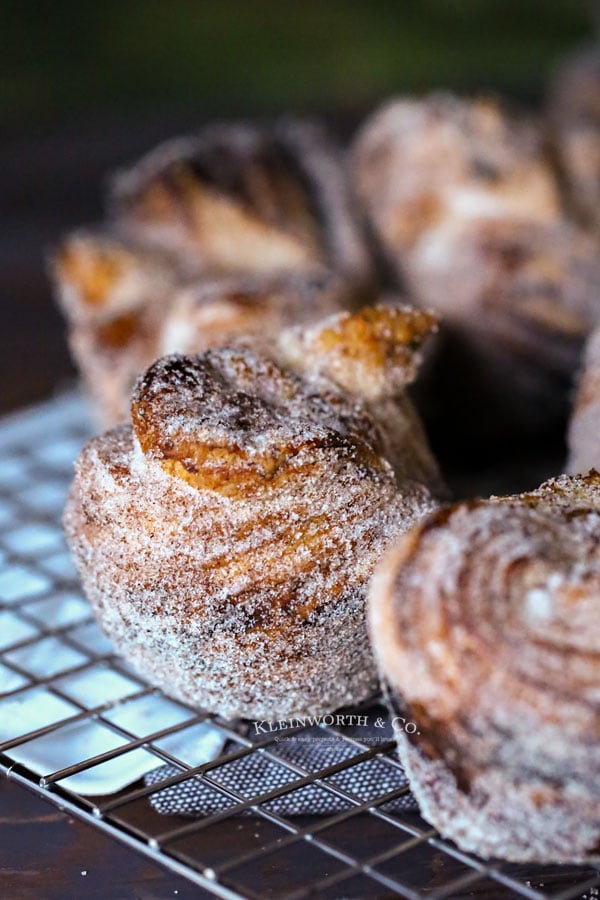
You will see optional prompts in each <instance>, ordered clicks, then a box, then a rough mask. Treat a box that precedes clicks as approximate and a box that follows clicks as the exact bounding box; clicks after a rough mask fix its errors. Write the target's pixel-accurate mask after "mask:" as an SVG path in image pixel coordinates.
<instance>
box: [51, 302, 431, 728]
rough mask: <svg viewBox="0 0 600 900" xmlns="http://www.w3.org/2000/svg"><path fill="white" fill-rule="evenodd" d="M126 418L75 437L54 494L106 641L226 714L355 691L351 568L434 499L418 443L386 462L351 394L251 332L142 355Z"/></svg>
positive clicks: (368, 674)
mask: <svg viewBox="0 0 600 900" xmlns="http://www.w3.org/2000/svg"><path fill="white" fill-rule="evenodd" d="M382 315H384V313H383V312H382ZM405 315H406V316H407V317H408V316H409V313H408V312H406V313H405ZM131 422H132V424H131V426H121V427H119V428H116V429H114V430H112V431H109V432H107V433H106V434H105V435H103V436H101V437H98V438H95V439H93V440H92V441H91V442H90V443H89V444H88V445H87V446H86V448H85V449H84V450H83V452H82V455H81V457H80V459H79V460H78V463H77V466H76V474H75V480H74V483H73V487H72V489H71V492H70V496H69V500H68V503H67V508H66V512H65V529H66V534H67V537H68V541H69V544H70V546H71V549H72V552H73V555H74V558H75V561H76V564H77V567H78V570H79V573H80V576H81V579H82V583H83V585H84V589H85V591H86V594H87V596H88V598H89V600H90V603H91V605H92V608H93V609H94V612H95V614H96V616H97V618H98V620H99V622H100V624H101V626H102V627H103V629H104V630H105V632H106V633H107V634H108V635H109V637H110V638H111V639H112V641H113V643H114V644H115V646H116V648H117V649H118V651H119V652H121V653H122V654H123V655H124V656H125V657H126V658H128V659H129V660H130V661H131V662H132V663H133V664H134V665H135V666H136V667H137V668H138V669H139V670H140V671H141V672H142V673H143V674H144V675H145V676H146V677H147V678H148V679H149V680H150V681H152V682H153V683H155V684H157V685H159V686H160V687H161V688H162V689H163V690H165V691H166V692H167V693H169V694H171V695H173V696H174V697H178V698H180V699H183V700H185V701H186V702H190V703H193V704H196V705H200V706H202V707H205V708H207V709H209V710H213V711H217V712H219V713H221V714H222V715H226V716H229V717H232V716H243V717H250V718H253V717H261V718H269V717H285V716H291V715H300V714H317V713H322V712H325V711H331V710H333V709H334V708H336V707H338V706H340V705H345V704H351V703H355V702H358V701H360V700H362V699H365V698H366V697H367V696H369V695H370V694H371V693H372V692H373V691H374V690H375V689H376V684H377V678H376V671H375V666H374V663H373V659H372V654H371V650H370V646H369V641H368V638H367V633H366V621H365V598H366V590H367V584H368V580H369V578H370V576H371V574H372V572H373V569H374V567H375V564H376V562H377V560H378V559H379V557H380V556H381V554H382V552H383V551H384V550H385V548H386V547H387V546H389V543H390V541H392V540H393V538H394V536H396V535H398V534H400V533H402V532H403V531H404V530H405V529H406V528H408V527H410V526H411V525H413V524H414V523H415V522H417V521H418V520H419V518H420V517H421V516H423V515H424V514H425V513H426V512H428V511H430V510H431V509H432V508H434V506H435V501H434V500H433V499H432V495H431V493H430V491H429V489H428V488H427V487H426V485H425V484H424V483H423V482H420V481H419V480H417V478H416V475H417V474H418V473H419V472H421V471H422V468H421V467H422V457H421V459H420V460H417V461H416V463H415V465H414V466H413V469H412V475H413V477H410V478H409V477H404V478H401V476H400V472H403V471H406V469H407V468H408V469H410V468H411V467H410V464H409V463H408V461H406V460H405V461H404V462H403V463H400V464H398V461H397V460H396V461H389V460H388V459H387V457H386V455H385V453H386V449H387V443H386V436H385V430H386V428H389V427H390V426H389V424H387V423H385V422H383V421H381V420H378V419H376V418H375V416H374V415H373V414H371V412H369V410H368V408H367V407H366V406H365V404H364V403H363V401H362V400H361V399H360V397H358V396H357V395H351V394H349V393H347V392H343V391H341V390H340V389H339V388H338V387H337V385H335V383H334V382H333V381H331V380H329V379H327V378H326V377H325V376H324V375H323V374H322V373H319V374H317V375H315V376H314V377H310V376H309V375H307V374H306V373H305V374H302V375H300V374H298V373H296V372H294V371H292V369H291V368H289V367H283V366H282V365H280V364H278V363H277V362H276V361H275V360H274V359H273V358H272V357H270V356H267V355H265V354H263V353H260V352H257V351H256V350H255V349H253V348H251V347H230V348H221V349H218V350H209V351H206V352H205V353H204V354H201V355H195V356H183V355H173V356H167V357H163V358H161V359H159V360H158V361H157V362H155V363H153V364H152V366H151V367H150V368H149V369H148V370H147V371H146V372H145V374H144V375H143V376H142V377H141V378H140V380H139V381H138V384H137V387H136V390H135V392H134V396H133V399H132V404H131ZM406 427H408V426H406ZM406 452H407V453H408V455H410V445H409V447H408V449H407V451H406ZM430 460H431V458H430ZM394 462H395V463H396V465H394V464H393V463H394ZM429 475H430V477H431V478H432V479H433V480H435V478H436V477H437V470H436V468H435V464H434V463H433V460H431V463H430V468H429Z"/></svg>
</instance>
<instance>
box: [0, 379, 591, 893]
mask: <svg viewBox="0 0 600 900" xmlns="http://www.w3.org/2000/svg"><path fill="white" fill-rule="evenodd" d="M88 431H89V429H88V426H87V425H86V416H85V410H84V407H83V404H82V402H81V400H80V399H79V398H78V396H77V395H67V396H66V397H63V398H60V399H57V400H54V401H51V402H50V403H48V404H45V405H43V406H39V407H36V408H35V409H33V410H30V411H27V412H25V413H21V414H18V415H17V416H12V417H8V418H6V419H4V420H3V421H2V423H0V770H1V771H2V772H3V773H4V774H5V775H7V776H8V777H9V778H11V779H13V780H14V781H17V782H20V783H21V784H23V785H26V786H27V787H29V788H30V789H33V790H34V791H36V792H37V793H38V794H40V795H41V796H43V797H45V798H46V799H48V800H50V801H51V802H53V803H55V804H57V805H59V806H60V807H61V808H63V809H67V810H68V811H69V812H70V813H72V814H74V815H76V816H79V817H80V818H82V819H84V820H87V821H88V822H91V823H93V824H94V825H95V826H96V827H97V828H100V829H102V830H103V831H105V832H107V833H109V834H111V835H112V836H113V837H115V838H117V839H118V840H121V841H123V842H125V843H127V844H129V845H131V846H133V847H135V848H136V849H137V850H138V851H139V852H141V853H143V854H146V855H147V856H149V857H151V858H153V859H154V860H155V861H158V862H160V863H162V864H163V865H165V866H167V867H169V868H170V869H172V870H174V871H175V872H177V873H178V874H180V875H183V876H185V877H187V878H188V879H190V880H191V881H193V882H196V883H197V884H199V885H201V886H203V887H204V888H205V889H208V890H209V891H210V892H212V893H213V894H215V895H217V896H220V897H228V898H239V897H248V898H262V897H274V898H278V900H279V898H287V900H300V898H304V897H309V896H311V897H312V896H318V897H321V898H336V900H341V898H382V897H394V896H401V897H408V898H417V897H435V898H441V897H454V898H459V897H478V898H488V900H491V898H504V897H512V896H522V897H530V898H542V897H544V898H553V900H558V898H562V900H566V898H575V897H580V898H586V897H589V898H593V897H595V896H598V893H599V886H600V874H599V873H598V871H597V870H596V869H593V868H588V867H574V866H573V867H569V866H544V867H540V866H528V865H511V864H507V863H502V862H493V863H490V862H484V861H482V860H479V859H477V858H475V857H473V856H470V855H468V854H465V853H462V852H460V851H459V850H458V849H457V848H456V847H455V846H454V845H453V844H451V843H449V842H447V841H444V840H442V839H441V838H440V837H439V836H438V835H437V834H436V832H435V831H434V830H433V829H431V828H430V826H429V825H428V824H427V823H426V822H425V821H424V820H423V819H422V818H421V817H420V816H419V814H418V813H417V812H416V811H415V810H414V809H410V808H402V804H399V803H398V798H399V797H401V796H402V795H404V794H406V793H407V788H406V785H405V782H404V779H403V776H402V770H401V768H400V766H399V763H398V761H397V759H396V757H395V753H394V745H393V742H392V741H391V740H383V741H380V742H378V743H375V744H374V743H368V742H364V741H363V742H361V740H360V738H357V737H356V731H355V732H354V733H352V734H351V733H350V732H349V731H347V730H345V728H344V725H343V724H341V725H335V726H334V725H328V726H325V725H321V726H320V727H319V728H318V729H317V734H318V735H320V738H319V737H317V739H323V740H326V739H328V740H331V739H335V740H337V741H340V742H343V745H344V751H345V752H344V753H342V754H340V761H339V762H336V763H335V764H333V765H327V766H326V767H321V768H317V770H316V771H315V770H311V769H310V767H309V768H307V767H305V766H303V765H301V764H299V763H298V762H297V761H294V760H290V759H289V758H286V757H285V755H282V754H281V752H280V747H281V745H280V744H279V743H278V741H279V737H280V735H278V733H277V732H275V733H272V734H270V733H267V734H264V733H261V734H260V735H254V736H253V735H252V733H251V732H250V731H249V729H248V728H247V727H246V726H245V725H244V723H235V722H226V721H224V720H221V719H219V718H218V717H214V716H208V715H206V714H204V713H201V712H198V711H197V710H193V709H190V708H187V707H184V706H182V705H181V704H175V703H173V702H172V701H170V700H167V699H166V698H164V697H163V696H162V695H161V694H160V693H159V692H158V691H156V690H155V689H153V688H152V687H151V686H149V685H148V684H147V683H145V682H144V681H143V680H142V679H141V678H139V677H138V676H137V675H136V674H135V673H134V672H133V671H132V670H131V669H130V668H129V667H128V666H127V664H126V663H125V662H124V661H122V660H119V659H118V658H117V657H116V656H115V655H114V654H113V653H112V651H111V648H110V645H109V644H108V643H107V641H106V640H105V639H104V638H103V636H102V635H101V634H100V632H99V631H98V629H97V628H96V626H95V624H94V622H93V620H92V618H91V616H90V613H89V609H88V607H87V604H86V603H85V601H84V599H83V598H82V596H81V593H80V589H79V586H78V584H77V580H76V578H75V573H74V572H73V569H72V567H71V563H70V561H69V557H68V553H67V551H66V547H65V545H64V542H63V538H62V532H61V527H60V515H61V511H62V506H63V502H64V495H65V491H66V488H67V486H68V483H69V480H70V477H71V472H72V464H73V460H74V458H75V456H76V455H77V452H78V450H79V448H80V446H81V444H82V443H83V441H84V439H85V438H86V437H87V435H88ZM207 728H208V729H209V732H210V734H211V735H212V736H213V738H214V736H215V735H217V736H218V743H217V750H216V751H215V752H216V753H217V755H216V756H213V758H209V759H208V761H207V759H206V756H204V757H203V756H198V755H197V752H196V751H195V750H194V748H195V747H196V748H197V747H201V748H204V751H203V752H205V750H206V746H205V741H206V729H207ZM203 729H204V731H203ZM302 733H303V732H302V729H296V735H298V734H300V735H302ZM313 733H314V729H313ZM195 734H197V735H199V738H198V740H196V739H195V738H194V735H195ZM288 735H289V732H288ZM91 748H93V750H94V753H93V755H91V752H90V750H91ZM221 748H223V749H221ZM195 753H196V755H195ZM259 758H260V761H261V762H262V763H264V762H265V761H268V763H269V766H270V769H271V770H272V772H273V771H275V772H276V773H277V777H275V778H273V777H272V775H271V777H270V778H269V780H268V782H265V783H264V784H262V785H261V784H259V785H258V786H257V782H256V778H254V780H250V781H249V782H248V783H247V784H244V782H243V781H242V782H240V781H239V779H238V781H237V782H236V781H235V780H234V781H233V782H232V780H231V779H227V778H225V777H223V775H224V773H226V771H227V768H228V767H229V768H231V766H232V765H235V764H238V765H239V764H241V763H244V762H246V763H249V764H253V763H255V762H257V761H258V760H259ZM376 764H377V765H379V766H381V765H383V764H385V766H387V767H388V769H386V777H385V778H384V779H382V782H381V784H382V785H385V787H384V788H382V789H381V790H379V791H378V790H377V789H373V778H372V777H371V779H370V781H369V784H370V788H369V789H365V790H363V789H361V788H360V787H357V785H360V783H361V782H360V779H358V780H357V779H356V777H354V776H355V775H356V773H357V771H358V767H363V768H366V767H369V766H374V765H376ZM165 765H168V766H169V767H170V768H168V769H165V770H164V771H165V772H168V773H169V774H168V775H167V776H165V777H164V778H163V779H162V780H160V781H158V782H157V783H151V784H150V783H148V781H145V780H144V778H143V777H142V776H143V775H144V774H147V773H148V772H150V771H151V770H154V771H156V770H157V769H158V768H159V767H161V766H165ZM390 773H391V774H392V775H397V784H398V787H397V788H394V787H393V783H394V780H393V779H392V789H391V790H390ZM191 780H194V781H195V782H196V783H197V784H201V785H202V787H203V789H204V790H205V791H206V790H210V792H211V793H212V794H214V796H215V797H216V798H218V799H219V803H217V804H216V811H213V812H212V813H209V814H207V815H204V816H202V817H198V816H197V817H195V818H190V817H186V816H183V815H164V814H161V813H160V812H159V811H157V808H156V807H157V804H156V802H154V803H153V802H152V801H153V799H154V800H156V798H157V797H160V796H161V792H163V793H166V791H167V789H171V790H172V789H173V787H174V786H175V785H181V784H183V783H185V782H188V783H189V782H190V781H191ZM376 783H377V782H376ZM232 785H233V786H232ZM248 785H251V789H250V788H249V786H248ZM273 785H275V786H273ZM306 789H310V790H311V791H312V792H313V793H312V796H313V798H314V792H315V791H319V792H323V795H322V796H323V798H324V799H325V800H327V801H328V802H327V803H325V804H324V807H325V808H328V809H329V810H330V811H329V812H328V813H326V814H321V815H290V814H289V813H288V814H286V813H285V812H282V811H281V803H280V804H279V806H278V805H277V802H276V801H278V800H280V799H281V798H282V797H285V796H286V795H294V794H296V795H297V796H300V795H301V793H302V791H303V790H306ZM332 800H335V803H333V804H332V803H331V802H329V801H332ZM332 807H333V808H334V809H335V811H334V812H331V809H332ZM277 810H278V811H277Z"/></svg>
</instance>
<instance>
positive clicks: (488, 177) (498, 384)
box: [352, 95, 600, 442]
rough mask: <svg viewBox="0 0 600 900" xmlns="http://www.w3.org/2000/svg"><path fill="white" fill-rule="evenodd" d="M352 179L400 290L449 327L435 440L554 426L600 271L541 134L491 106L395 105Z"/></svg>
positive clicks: (372, 135) (364, 144)
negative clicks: (457, 432) (455, 429)
mask: <svg viewBox="0 0 600 900" xmlns="http://www.w3.org/2000/svg"><path fill="white" fill-rule="evenodd" d="M352 168H353V172H354V174H355V177H356V182H357V190H358V193H359V195H360V196H361V199H362V200H363V202H364V204H365V207H366V209H367V212H368V216H369V219H370V221H371V223H372V225H373V228H374V230H375V233H376V235H377V237H378V239H379V241H380V243H381V246H382V249H383V251H384V253H385V254H386V256H387V259H388V261H389V263H390V264H391V266H392V269H393V270H394V272H395V273H396V277H397V278H398V279H400V280H402V281H403V283H404V284H405V285H406V287H407V289H408V293H409V296H410V297H411V299H412V300H414V302H416V303H417V304H418V305H424V306H426V307H427V308H431V309H433V310H434V312H436V313H439V314H440V315H441V316H442V318H443V321H444V328H443V331H442V335H443V338H444V340H443V342H441V345H440V350H441V352H440V354H439V364H438V365H439V368H438V372H439V376H438V377H437V378H436V379H435V382H434V386H433V390H434V391H436V392H437V393H438V396H441V397H443V400H442V401H441V402H440V403H439V406H441V407H442V409H446V410H447V411H448V415H447V420H446V419H445V420H444V423H443V427H444V428H445V429H446V430H447V428H449V427H452V426H451V423H452V421H454V422H457V421H458V422H460V425H461V430H462V431H463V433H464V435H465V440H466V441H476V442H481V441H482V440H483V438H482V435H483V436H485V435H490V436H494V435H497V434H499V433H500V434H504V433H508V432H510V431H511V430H512V431H518V432H521V433H522V432H523V431H526V430H530V431H532V432H535V431H538V430H539V429H540V428H541V427H544V426H546V425H548V424H552V423H553V422H557V421H560V420H561V417H563V416H565V415H566V410H567V407H568V396H569V391H570V385H571V382H572V377H573V374H574V372H575V371H576V368H577V366H578V360H579V357H580V353H581V349H582V345H583V342H584V340H585V338H586V336H587V335H588V334H589V332H590V330H591V329H592V328H593V327H594V325H595V323H596V322H597V321H599V318H600V295H599V293H598V287H597V286H598V284H599V283H600V262H599V260H598V253H597V244H596V242H595V241H594V240H593V239H592V238H591V236H590V235H588V234H587V233H585V232H584V231H583V230H582V229H580V228H579V226H578V225H576V224H574V223H573V222H572V221H570V220H569V219H567V218H566V214H565V211H564V209H563V204H562V198H561V192H560V190H559V184H558V181H557V178H556V175H555V172H554V170H553V167H552V166H551V165H550V162H549V160H548V158H547V154H546V148H545V145H544V135H543V130H542V128H541V127H540V125H539V124H538V123H536V122H535V121H534V120H530V119H524V118H522V117H517V116H515V115H512V114H509V113H508V112H507V111H506V110H504V109H503V108H502V107H501V106H500V105H499V104H498V103H496V102H494V101H491V100H483V99H479V100H465V99H460V98H456V97H453V96H451V95H434V96H431V97H429V98H425V99H423V100H400V101H397V102H392V103H390V104H388V105H387V106H385V107H384V108H383V109H382V110H380V111H379V112H376V113H375V114H374V115H373V116H372V117H371V118H370V119H369V120H368V121H367V123H366V124H365V126H364V127H363V129H362V131H361V132H360V133H359V135H358V138H357V140H356V142H355V144H354V148H353V152H352ZM455 347H456V349H455ZM456 359H458V360H459V365H458V366H456V365H455V364H454V362H453V361H454V360H456ZM447 360H451V362H448V361H447ZM463 369H464V371H463ZM473 422H476V423H477V429H474V428H473V427H472V423H473ZM470 423H471V424H470Z"/></svg>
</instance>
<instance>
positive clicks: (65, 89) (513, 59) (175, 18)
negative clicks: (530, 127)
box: [0, 0, 593, 126]
mask: <svg viewBox="0 0 600 900" xmlns="http://www.w3.org/2000/svg"><path fill="white" fill-rule="evenodd" d="M591 9H592V3H591V2H588V3H586V2H583V0H395V2H394V0H379V2H377V0H375V2H357V0H347V2H343V0H319V2H315V0H304V2H287V3H286V2H283V0H281V2H273V0H255V2H252V0H246V2H239V0H238V2H235V0H214V2H192V0H173V2H168V0H144V2H140V0H138V2H135V0H120V2H118V0H104V2H89V0H62V2H61V0H54V2H37V3H35V2H10V0H4V3H2V4H1V5H0V35H1V36H2V38H1V39H2V40H3V42H4V46H3V47H2V53H1V55H0V67H1V70H3V73H2V78H1V79H0V115H1V116H2V119H3V120H4V122H5V123H6V124H7V125H9V126H18V125H23V124H27V123H34V122H36V123H42V122H48V121H56V120H62V121H64V120H68V119H73V118H77V117H78V116H81V115H85V116H88V115H89V114H90V113H91V112H94V111H95V110H97V111H103V112H106V111H113V110H114V111H119V112H126V111H128V110H136V111H138V112H139V111H141V110H156V109H164V108H165V107H173V106H175V107H177V108H179V109H193V110H206V111H210V112H213V111H215V112H216V111H222V112H227V111H228V110H232V111H236V112H237V111H238V110H251V111H265V112H271V111H274V110H280V109H284V108H288V107H292V108H303V107H310V108H317V109H329V108H337V109H342V110H356V109H360V108H363V107H364V106H366V105H367V104H368V103H370V102H372V101H374V100H376V99H378V98H380V97H382V96H384V95H386V94H388V93H390V92H395V91H402V90H414V89H423V88H430V87H435V86H438V85H446V86H450V87H457V88H467V89H472V88H481V87H484V88H485V87H492V88H496V89H501V90H504V91H508V92H510V93H511V94H516V95H519V96H524V97H526V98H535V97H536V96H539V94H540V92H541V90H542V87H543V83H544V79H545V78H546V76H547V74H548V72H549V71H550V69H551V68H552V66H553V64H554V63H555V61H556V58H557V57H558V56H560V54H561V53H562V52H564V50H566V49H568V48H569V47H570V46H571V45H573V44H576V43H578V42H580V41H582V40H584V39H585V38H586V37H587V36H588V35H589V34H590V32H591V27H590V23H591V21H592V18H593V16H592V14H591Z"/></svg>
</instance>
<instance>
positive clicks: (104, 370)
mask: <svg viewBox="0 0 600 900" xmlns="http://www.w3.org/2000/svg"><path fill="white" fill-rule="evenodd" d="M108 207H109V210H110V212H109V216H108V220H107V222H106V223H105V225H104V230H103V231H99V232H96V233H94V232H88V233H76V234H74V235H72V236H71V237H69V238H67V239H66V240H65V241H64V242H63V244H62V246H61V247H60V248H59V250H58V251H57V252H56V254H55V255H54V257H53V260H52V264H51V273H52V276H53V280H54V284H55V290H56V294H57V297H58V299H59V301H60V304H61V307H62V309H63V311H64V313H65V315H66V317H67V321H68V325H69V343H70V347H71V350H72V353H73V356H74V358H75V360H76V362H77V365H78V367H79V369H80V371H81V374H82V377H83V380H84V383H85V385H86V387H87V389H88V392H89V394H90V396H91V398H92V400H93V401H94V405H95V408H96V414H97V419H98V420H99V421H100V423H101V424H102V425H104V426H109V425H112V424H115V423H116V422H119V421H125V420H126V418H127V414H128V405H129V397H130V393H131V389H132V387H133V384H134V381H135V377H136V376H137V375H138V374H139V373H140V372H141V371H142V370H143V369H144V368H145V367H146V366H147V365H149V364H150V363H151V362H152V360H153V359H155V358H156V357H157V356H159V355H160V354H161V352H162V353H164V352H168V351H177V350H181V351H201V350H204V349H205V348H207V347H209V346H219V345H220V344H222V343H224V342H228V341H231V339H232V337H236V336H237V335H239V334H245V333H255V332H257V331H261V332H262V333H263V334H268V333H269V332H270V331H272V330H273V329H275V330H276V329H277V328H280V327H283V325H285V324H292V323H293V322H298V323H302V322H304V321H306V320H307V319H308V318H309V316H310V315H311V314H312V315H317V316H318V315H325V314H326V313H327V312H331V311H334V310H336V309H342V308H345V307H347V306H350V307H352V305H353V301H354V296H355V294H362V292H363V291H366V290H367V288H368V286H369V285H370V283H371V263H370V255H369V250H368V248H367V245H366V242H365V239H364V235H363V232H362V228H361V225H360V223H359V217H358V213H357V211H356V208H355V201H354V199H353V197H352V196H351V192H350V189H349V186H348V183H347V180H346V175H345V170H344V167H343V165H342V164H341V159H340V154H339V151H338V150H337V148H336V147H335V144H334V143H333V142H332V141H331V139H330V138H329V137H328V135H327V134H326V133H325V132H324V130H323V129H321V128H319V127H318V126H317V125H314V124H312V123H308V122H304V121H293V120H289V121H285V122H281V123H279V124H276V125H274V126H271V127H268V126H259V125H234V124H231V125H220V126H218V125H214V126H211V127H207V128H206V129H204V131H202V132H201V133H200V134H199V135H198V136H196V137H194V138H191V137H190V138H182V139H179V140H174V141H170V142H168V143H167V144H165V145H163V146H161V147H159V148H158V149H157V150H155V151H153V152H152V153H150V154H149V155H148V156H146V157H144V158H143V159H142V160H141V161H140V162H138V163H137V164H135V165H133V166H131V167H130V168H129V169H127V170H124V171H122V172H120V173H119V174H118V175H117V176H115V178H114V179H113V181H112V187H111V190H110V194H109V201H108ZM223 279H229V280H226V281H223ZM219 280H220V281H219ZM216 281H217V282H218V284H219V286H215V282H216ZM303 282H304V284H303ZM320 294H322V296H318V295H320ZM235 295H237V296H238V297H239V301H238V302H236V301H235V300H234V297H235ZM304 301H306V302H304ZM172 309H173V321H172V322H171V321H170V316H171V310H172ZM184 310H185V311H184ZM159 332H161V333H162V332H165V338H164V341H163V340H162V338H161V337H159Z"/></svg>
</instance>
